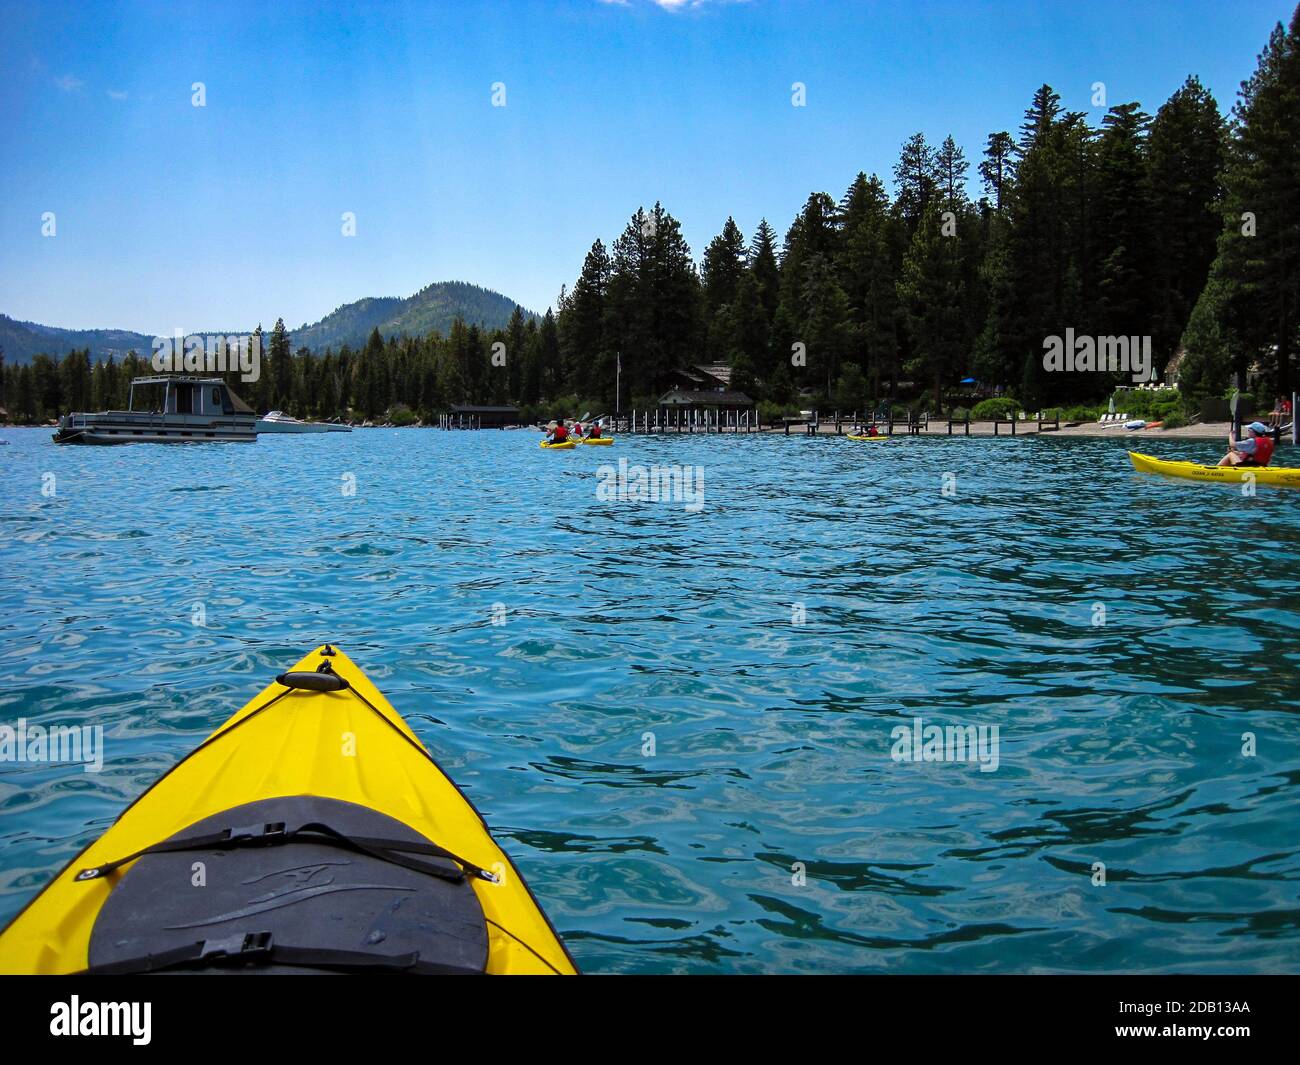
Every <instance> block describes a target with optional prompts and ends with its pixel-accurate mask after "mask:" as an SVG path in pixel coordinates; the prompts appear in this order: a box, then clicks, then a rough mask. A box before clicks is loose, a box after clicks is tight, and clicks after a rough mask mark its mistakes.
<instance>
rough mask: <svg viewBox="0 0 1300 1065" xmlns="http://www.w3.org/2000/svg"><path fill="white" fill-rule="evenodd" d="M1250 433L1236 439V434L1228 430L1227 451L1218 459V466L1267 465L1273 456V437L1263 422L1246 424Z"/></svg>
mask: <svg viewBox="0 0 1300 1065" xmlns="http://www.w3.org/2000/svg"><path fill="white" fill-rule="evenodd" d="M1246 432H1247V433H1249V434H1250V435H1249V436H1247V437H1246V439H1244V440H1238V439H1237V434H1236V433H1234V432H1233V431H1232V430H1231V429H1229V430H1228V453H1227V454H1226V455H1224V456H1223V458H1222V459H1220V460H1219V465H1220V466H1267V465H1268V464H1269V462H1270V461H1271V460H1272V458H1273V437H1272V436H1271V435H1269V428H1268V426H1267V425H1265V424H1264V423H1263V422H1251V423H1250V424H1249V425H1248V426H1246Z"/></svg>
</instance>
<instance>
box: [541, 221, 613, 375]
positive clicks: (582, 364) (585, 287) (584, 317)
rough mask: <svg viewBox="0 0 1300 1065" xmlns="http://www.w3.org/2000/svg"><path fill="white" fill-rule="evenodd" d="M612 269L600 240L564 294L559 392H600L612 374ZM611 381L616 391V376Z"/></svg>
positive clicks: (559, 325)
mask: <svg viewBox="0 0 1300 1065" xmlns="http://www.w3.org/2000/svg"><path fill="white" fill-rule="evenodd" d="M610 270H611V265H610V260H609V256H608V254H606V252H605V245H604V244H603V243H601V242H600V241H599V240H597V241H596V242H595V243H594V244H592V246H591V250H590V251H589V252H587V257H586V259H585V260H584V261H583V264H582V273H581V274H580V275H579V277H578V280H577V282H575V284H574V286H573V291H572V292H570V293H568V294H566V295H564V297H563V303H562V310H561V311H560V315H559V321H558V327H559V335H560V350H561V353H562V363H563V367H562V372H561V377H562V379H563V380H562V382H560V383H557V385H556V389H557V391H556V393H555V394H557V395H558V394H559V392H561V391H564V390H566V389H573V390H576V391H581V392H584V393H591V392H600V391H603V390H604V388H603V386H604V385H605V383H606V381H607V380H609V378H610V370H611V369H612V353H611V352H610V350H609V348H610V345H609V343H608V341H607V338H606V336H605V318H606V313H607V308H606V296H607V295H608V291H609V280H610ZM609 384H610V386H611V387H610V391H612V380H610V381H609Z"/></svg>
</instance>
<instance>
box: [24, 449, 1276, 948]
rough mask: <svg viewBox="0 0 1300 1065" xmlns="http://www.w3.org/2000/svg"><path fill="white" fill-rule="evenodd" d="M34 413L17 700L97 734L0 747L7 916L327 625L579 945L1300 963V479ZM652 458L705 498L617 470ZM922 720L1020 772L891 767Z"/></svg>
mask: <svg viewBox="0 0 1300 1065" xmlns="http://www.w3.org/2000/svg"><path fill="white" fill-rule="evenodd" d="M0 438H4V439H8V440H9V441H10V444H9V446H7V447H0V538H2V542H0V723H11V724H12V723H13V722H14V721H16V719H18V718H19V717H25V718H27V719H28V720H29V721H31V722H33V723H36V722H45V723H59V724H81V723H93V724H101V725H103V726H104V729H105V733H106V740H105V743H106V761H105V765H104V770H103V772H101V773H98V774H92V773H85V772H83V771H82V770H81V769H80V768H79V767H75V766H68V765H44V766H33V765H27V764H25V765H15V764H12V763H0V919H8V918H9V917H10V916H12V914H13V913H15V912H16V911H17V910H18V909H19V908H20V907H21V906H22V904H23V903H24V902H25V901H26V900H27V899H28V898H30V897H31V896H32V895H33V894H34V893H35V892H36V891H37V890H39V888H40V887H41V886H42V885H43V884H44V883H46V882H47V881H48V880H49V878H50V877H51V876H52V875H53V874H54V873H55V872H56V871H57V870H58V869H60V868H61V867H62V866H63V864H64V863H65V862H67V861H68V860H69V859H70V858H71V857H72V856H73V854H75V853H76V851H77V850H79V849H80V848H81V847H82V846H83V845H85V844H86V843H87V842H88V841H89V840H91V839H93V838H94V837H96V836H97V835H98V834H99V833H100V832H102V831H103V830H104V828H105V827H106V826H107V825H108V824H110V823H111V821H112V820H113V819H114V818H115V817H116V816H117V815H118V814H119V813H120V812H121V811H122V809H123V808H124V807H125V806H126V805H127V804H128V803H129V802H130V801H131V800H132V799H133V798H134V797H135V796H136V795H138V794H139V793H140V792H141V791H142V790H143V789H144V788H146V787H147V786H148V785H149V784H150V783H151V782H152V781H153V780H154V779H156V778H157V777H158V776H159V775H160V774H161V773H162V772H163V771H164V770H165V769H167V768H168V767H169V766H171V765H172V764H173V763H174V762H175V761H176V760H177V759H179V758H180V757H181V756H182V755H184V754H185V753H186V752H188V751H189V750H190V749H191V748H193V747H194V746H195V745H197V744H198V743H199V742H200V740H201V739H202V738H203V737H204V736H205V735H206V734H207V733H208V732H209V731H210V730H212V729H213V728H214V727H215V726H217V725H218V724H220V723H221V722H222V721H224V720H225V718H226V717H227V716H228V715H229V714H230V713H232V712H233V711H234V710H235V709H237V708H238V707H239V706H241V705H242V704H243V703H245V702H246V701H247V700H248V699H250V698H251V697H252V696H253V695H254V694H255V693H256V692H257V691H258V690H259V689H260V688H261V687H262V686H263V685H264V684H266V683H268V682H269V680H270V679H271V677H272V676H273V675H274V674H276V673H278V672H280V671H282V670H283V669H285V668H286V667H287V666H289V665H291V664H292V663H293V662H295V661H296V660H297V659H298V658H299V657H300V656H301V655H302V654H304V653H305V652H306V651H308V650H310V649H311V648H312V647H314V646H315V645H316V644H318V643H321V642H323V641H326V640H329V641H335V642H338V643H339V644H341V645H342V646H343V648H344V649H345V650H346V651H347V652H348V653H349V654H350V655H351V656H352V657H353V658H354V659H355V660H356V661H357V663H358V665H360V666H361V667H362V668H363V669H364V670H366V671H367V672H368V673H369V675H370V676H371V678H372V679H373V680H374V681H375V682H376V684H377V685H378V686H379V687H380V689H381V690H383V692H384V693H385V694H386V695H387V696H388V698H389V700H390V701H391V702H392V703H393V705H394V706H395V707H396V708H397V709H398V711H399V712H401V713H402V714H403V715H405V717H406V718H407V720H408V721H409V722H410V724H411V726H412V728H414V729H415V731H416V732H417V733H418V734H419V735H420V736H421V738H422V739H423V740H424V742H425V743H426V744H427V745H428V746H429V747H430V749H431V750H432V751H433V753H434V755H435V757H437V758H438V760H439V761H440V763H441V764H442V765H443V767H444V768H445V769H446V770H447V771H448V772H449V773H450V774H451V775H452V776H453V777H454V778H455V779H456V780H457V781H458V782H459V783H460V784H461V786H462V787H463V788H464V789H465V790H466V792H467V794H468V795H469V796H470V797H471V798H472V799H473V801H474V802H475V804H476V805H477V806H478V807H479V809H480V810H481V811H482V812H483V814H484V816H485V817H486V818H487V820H488V823H489V824H490V825H492V827H493V829H494V831H495V833H496V835H497V838H498V840H499V841H500V842H501V844H502V845H503V846H504V847H505V849H506V850H507V851H508V852H509V853H510V854H511V856H512V857H513V858H514V859H515V861H516V862H517V863H518V864H519V866H520V867H521V869H522V870H523V872H524V874H525V876H526V877H527V878H528V880H529V883H530V885H531V886H532V888H533V890H534V892H535V893H536V894H537V896H538V898H539V900H540V901H541V903H542V905H543V907H544V908H545V909H546V911H547V912H548V914H549V915H550V917H551V919H552V921H553V922H554V924H555V925H556V927H557V929H558V930H559V931H560V933H561V934H562V935H563V936H564V938H565V940H566V942H567V944H568V946H569V948H570V950H571V951H572V953H573V955H574V957H575V958H576V960H577V961H578V963H579V965H580V966H581V967H582V968H583V969H584V970H587V971H590V972H697V973H705V972H744V973H756V972H778V971H779V972H823V971H855V972H875V971H898V972H918V973H919V972H969V971H991V972H1023V971H1070V972H1111V971H1117V970H1119V971H1147V972H1187V971H1206V972H1274V971H1295V970H1297V969H1298V968H1300V856H1298V854H1300V816H1298V815H1300V681H1298V679H1297V669H1298V668H1300V581H1298V580H1297V572H1298V571H1300V492H1294V491H1286V490H1276V489H1269V488H1265V487H1261V488H1260V489H1259V491H1258V494H1257V495H1255V496H1254V497H1253V498H1252V497H1243V496H1242V494H1241V492H1240V491H1239V490H1237V489H1235V488H1233V487H1229V486H1220V485H1210V484H1196V483H1191V482H1179V481H1169V480H1163V479H1158V478H1151V477H1145V476H1141V475H1138V474H1136V473H1134V472H1133V471H1132V469H1131V467H1130V466H1129V463H1128V461H1127V459H1126V457H1125V455H1124V451H1123V448H1122V446H1121V445H1120V443H1119V442H1116V441H1107V440H1097V441H1089V440H1065V439H1055V440H1053V439H1019V440H1006V439H1002V440H980V439H960V438H958V439H952V440H948V439H926V440H903V441H900V442H896V443H891V444H885V445H878V444H853V443H851V442H848V441H845V440H837V439H829V438H827V439H804V438H799V437H790V438H781V437H765V438H758V437H748V438H741V439H735V438H718V437H708V438H705V437H699V436H696V437H674V438H667V439H652V438H647V437H637V438H633V437H628V438H623V439H620V440H619V441H618V442H617V444H616V445H615V446H614V447H612V448H601V449H597V448H580V449H578V450H576V451H573V452H560V453H548V452H544V451H541V450H539V449H538V448H537V446H536V436H535V435H534V434H531V433H524V432H481V433H439V432H437V431H433V430H428V431H416V430H366V431H361V432H355V433H352V434H350V435H342V434H336V435H329V436H305V437H304V436H300V437H291V436H284V437H278V438H277V437H263V438H262V439H260V440H259V441H258V442H257V443H256V444H253V445H193V446H186V447H177V446H173V447H163V446H151V445H134V446H130V447H122V448H58V447H55V446H54V445H53V444H52V443H51V442H50V440H49V432H48V431H46V430H40V431H38V430H14V429H10V430H0ZM1145 442H1146V441H1144V443H1145ZM1148 446H1149V448H1150V450H1152V451H1154V452H1155V453H1157V454H1159V455H1161V456H1162V457H1168V458H1191V459H1196V460H1200V461H1206V460H1211V461H1212V460H1213V459H1214V458H1215V457H1217V455H1218V454H1219V453H1220V452H1221V449H1220V448H1219V447H1217V446H1216V445H1213V444H1207V443H1202V442H1189V441H1175V440H1164V441H1161V440H1158V439H1157V440H1155V441H1154V442H1151V443H1150V444H1149V445H1148ZM619 458H625V459H627V460H628V461H629V462H630V463H633V464H642V465H647V466H649V465H659V466H670V465H677V466H690V467H696V466H698V467H700V469H701V470H702V471H703V478H704V480H703V500H702V502H703V506H702V507H700V508H692V509H688V508H687V506H686V505H684V504H683V503H682V502H680V501H679V502H676V503H674V502H660V503H637V502H633V501H627V500H618V499H614V500H605V499H601V498H598V496H597V486H598V484H599V483H600V482H599V481H598V477H597V469H598V467H600V466H601V465H602V464H604V463H611V462H617V460H618V459H619ZM1279 458H1280V459H1281V461H1283V462H1285V463H1286V464H1288V465H1297V464H1300V463H1298V462H1297V461H1295V460H1294V454H1293V453H1291V452H1287V451H1283V453H1282V454H1281V455H1280V456H1279ZM946 473H953V474H955V495H947V496H945V495H944V494H943V491H942V489H943V485H944V475H945V474H946ZM49 474H52V475H53V480H51V479H50V478H48V477H46V475H49ZM348 475H351V476H353V477H355V486H356V491H355V495H352V496H347V495H344V494H343V489H344V487H345V486H346V485H347V484H348V483H349V482H348V481H347V479H346V478H347V476H348ZM51 485H52V486H53V489H54V491H55V493H56V494H54V495H52V496H51V495H47V494H42V487H43V486H45V487H46V491H47V492H48V491H49V486H51ZM196 603H197V604H202V610H203V613H204V614H205V618H204V619H203V620H204V621H205V624H204V625H202V626H198V625H195V624H194V623H193V621H194V618H195V604H196ZM1103 611H1104V616H1103ZM494 620H495V621H498V622H501V623H499V624H494ZM916 718H920V719H922V721H923V723H924V724H939V725H974V726H977V727H979V726H985V727H989V726H993V725H996V726H998V738H999V747H998V765H997V769H996V770H995V771H992V772H982V771H981V769H980V767H979V766H978V765H975V764H969V763H963V762H953V761H930V762H911V763H908V762H900V761H896V760H895V759H894V758H892V757H891V750H893V748H894V746H895V741H894V738H893V737H891V730H892V729H894V728H895V727H896V726H899V725H900V724H901V725H907V726H909V727H910V726H911V724H912V722H913V720H914V719H916ZM647 733H649V734H653V740H654V748H655V749H654V753H653V755H648V754H646V753H644V745H645V744H646V734H647ZM1246 733H1249V734H1252V735H1253V737H1254V744H1255V753H1254V754H1253V756H1247V755H1244V754H1243V742H1244V741H1243V734H1246ZM1098 862H1100V863H1104V865H1105V870H1106V883H1105V885H1104V886H1095V885H1094V883H1093V869H1094V863H1098ZM797 863H801V864H802V868H803V870H804V872H805V876H806V881H805V882H803V883H799V884H796V883H795V882H794V881H795V880H796V879H798V878H797V876H796V871H797V869H798V867H799V866H798V864H797Z"/></svg>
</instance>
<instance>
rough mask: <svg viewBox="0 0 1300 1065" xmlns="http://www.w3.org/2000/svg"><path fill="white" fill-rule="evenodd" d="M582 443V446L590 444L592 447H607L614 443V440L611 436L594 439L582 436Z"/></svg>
mask: <svg viewBox="0 0 1300 1065" xmlns="http://www.w3.org/2000/svg"><path fill="white" fill-rule="evenodd" d="M582 442H583V443H584V444H590V445H592V446H593V447H608V446H609V445H610V444H612V443H613V442H614V438H613V437H612V436H597V437H594V438H593V437H590V436H584V437H583V438H582Z"/></svg>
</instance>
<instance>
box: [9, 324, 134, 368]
mask: <svg viewBox="0 0 1300 1065" xmlns="http://www.w3.org/2000/svg"><path fill="white" fill-rule="evenodd" d="M0 348H3V349H4V356H5V362H6V363H9V364H11V365H14V364H20V363H28V362H31V361H32V356H33V355H39V354H41V353H42V352H43V353H45V354H46V355H58V356H60V357H62V356H64V355H66V354H67V353H68V352H69V351H71V350H72V349H73V348H90V353H91V357H92V358H96V359H100V360H103V359H107V358H108V357H109V355H110V354H111V355H112V356H113V357H114V358H115V359H117V360H118V361H119V362H120V361H121V359H122V357H123V356H124V355H126V353H127V352H128V351H131V350H132V349H134V350H135V351H137V352H139V353H140V354H141V355H148V354H149V352H151V351H152V350H153V337H148V336H145V335H144V334H143V333H132V332H131V331H130V330H129V329H57V328H55V327H54V326H51V325H38V324H37V323H35V322H17V321H14V319H12V318H10V317H9V316H8V315H5V314H0Z"/></svg>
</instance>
